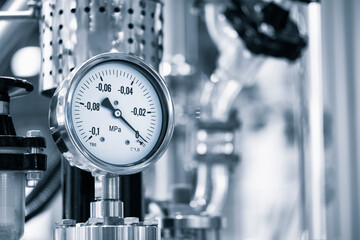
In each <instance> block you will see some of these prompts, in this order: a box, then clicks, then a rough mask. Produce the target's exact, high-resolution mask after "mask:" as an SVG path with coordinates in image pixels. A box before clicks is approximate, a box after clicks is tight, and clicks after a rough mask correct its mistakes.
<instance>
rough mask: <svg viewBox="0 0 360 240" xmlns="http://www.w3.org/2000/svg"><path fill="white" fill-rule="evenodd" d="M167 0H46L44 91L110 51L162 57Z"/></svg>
mask: <svg viewBox="0 0 360 240" xmlns="http://www.w3.org/2000/svg"><path fill="white" fill-rule="evenodd" d="M162 21H163V16H162V4H161V1H157V0H150V1H142V0H125V1H115V0H112V1H102V0H71V1H69V0H58V1H55V0H43V1H42V21H41V24H40V32H41V49H42V56H43V60H42V61H43V63H42V70H41V72H42V73H41V75H40V92H42V93H43V94H44V95H46V96H51V95H52V94H53V92H54V91H55V89H56V88H57V86H58V85H59V83H60V82H61V81H63V79H64V78H66V77H67V76H68V75H69V73H70V72H71V71H72V70H73V69H74V68H75V67H77V66H79V65H80V64H82V63H83V62H85V61H86V60H88V59H89V58H91V57H93V56H95V55H98V54H100V53H105V52H123V53H129V54H133V55H137V56H139V57H140V58H142V59H144V60H145V61H147V62H149V63H150V64H152V65H153V67H155V68H156V69H157V68H158V66H159V63H160V60H161V58H162V51H163V46H162V35H163V32H162V25H163V23H162Z"/></svg>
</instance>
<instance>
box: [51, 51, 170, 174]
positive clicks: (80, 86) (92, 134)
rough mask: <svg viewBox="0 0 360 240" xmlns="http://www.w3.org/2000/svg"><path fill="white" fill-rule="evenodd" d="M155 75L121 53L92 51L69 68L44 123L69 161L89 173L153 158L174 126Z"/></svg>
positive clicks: (129, 167) (131, 167)
mask: <svg viewBox="0 0 360 240" xmlns="http://www.w3.org/2000/svg"><path fill="white" fill-rule="evenodd" d="M173 122H174V115H173V105H172V101H171V97H170V94H169V92H168V90H167V87H166V84H165V82H164V80H163V79H162V78H161V76H160V75H159V74H158V73H157V72H156V71H155V70H154V69H153V68H152V67H151V66H150V65H149V64H147V63H146V62H144V61H143V60H141V59H139V58H137V57H135V56H132V55H127V54H122V53H104V54H100V55H97V56H95V57H93V58H91V59H89V60H88V61H87V62H85V63H84V64H82V65H81V66H79V67H78V68H77V69H75V70H74V71H73V72H72V73H71V74H70V75H69V76H68V77H67V78H66V79H65V80H64V81H63V82H62V84H61V85H60V86H59V87H58V89H57V90H56V92H55V93H54V96H53V98H52V101H51V103H50V115H49V124H50V130H51V132H52V136H53V138H54V140H55V143H56V145H57V146H58V148H59V150H60V151H61V152H62V153H63V155H64V156H65V158H66V159H67V160H69V162H70V164H71V165H74V166H77V167H79V168H82V169H84V170H87V171H91V172H94V173H102V174H106V173H114V174H132V173H137V172H140V171H142V170H144V169H145V168H146V167H147V166H149V165H150V164H152V163H154V162H156V160H158V159H159V158H160V156H161V155H162V154H163V153H164V151H165V150H166V148H167V146H168V144H169V142H170V139H171V135H172V132H173V129H174V124H173Z"/></svg>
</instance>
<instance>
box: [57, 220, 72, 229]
mask: <svg viewBox="0 0 360 240" xmlns="http://www.w3.org/2000/svg"><path fill="white" fill-rule="evenodd" d="M75 225H76V221H75V220H74V219H62V220H60V221H58V222H56V223H55V227H56V228H60V227H63V228H67V227H74V226H75Z"/></svg>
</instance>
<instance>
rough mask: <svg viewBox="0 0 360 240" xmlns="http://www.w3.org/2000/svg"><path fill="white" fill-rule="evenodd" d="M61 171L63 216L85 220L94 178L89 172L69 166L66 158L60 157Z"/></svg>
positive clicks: (87, 214) (92, 193)
mask: <svg viewBox="0 0 360 240" xmlns="http://www.w3.org/2000/svg"><path fill="white" fill-rule="evenodd" d="M62 172H63V181H62V192H63V218H64V219H74V220H75V221H76V222H86V221H87V220H88V218H89V217H90V202H91V201H93V200H94V178H93V177H92V175H91V173H89V172H86V171H83V170H81V169H78V168H76V167H72V166H70V164H69V162H68V161H67V160H66V159H62Z"/></svg>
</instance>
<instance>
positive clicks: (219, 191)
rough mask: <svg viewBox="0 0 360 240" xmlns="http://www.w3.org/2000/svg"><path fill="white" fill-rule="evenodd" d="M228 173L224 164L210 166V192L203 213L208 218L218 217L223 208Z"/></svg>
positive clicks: (227, 168)
mask: <svg viewBox="0 0 360 240" xmlns="http://www.w3.org/2000/svg"><path fill="white" fill-rule="evenodd" d="M229 182H230V172H229V166H226V165H225V164H214V165H212V166H211V185H212V192H211V197H210V201H209V203H208V205H207V207H206V210H205V213H206V214H208V215H210V216H218V215H220V214H221V211H222V209H223V207H224V204H225V201H226V198H227V193H228V190H229Z"/></svg>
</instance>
